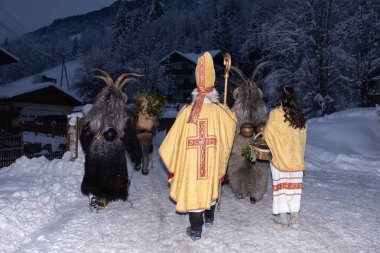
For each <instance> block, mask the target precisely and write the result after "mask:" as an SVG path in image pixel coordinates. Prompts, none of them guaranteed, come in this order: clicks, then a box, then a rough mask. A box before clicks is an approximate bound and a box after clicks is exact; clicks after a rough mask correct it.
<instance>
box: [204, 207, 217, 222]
mask: <svg viewBox="0 0 380 253" xmlns="http://www.w3.org/2000/svg"><path fill="white" fill-rule="evenodd" d="M215 206H216V204H215V205H212V206H211V208H210V210H205V211H204V217H205V226H206V227H211V226H212V224H213V223H214V213H215Z"/></svg>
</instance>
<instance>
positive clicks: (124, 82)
mask: <svg viewBox="0 0 380 253" xmlns="http://www.w3.org/2000/svg"><path fill="white" fill-rule="evenodd" d="M129 81H136V78H133V77H130V78H125V79H123V81H121V83H120V84H119V86H118V88H119V89H121V88H123V86H124V85H125V84H126V83H127V82H129Z"/></svg>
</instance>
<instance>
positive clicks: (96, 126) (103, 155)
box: [80, 87, 141, 201]
mask: <svg viewBox="0 0 380 253" xmlns="http://www.w3.org/2000/svg"><path fill="white" fill-rule="evenodd" d="M109 129H114V130H116V136H113V137H112V138H108V139H107V138H105V137H106V135H105V133H106V132H107V130H109ZM96 136H98V138H97V137H96ZM80 142H81V145H82V148H83V151H84V153H85V164H84V168H85V173H84V177H83V181H82V185H81V190H82V193H83V194H86V195H87V194H90V193H91V194H94V195H96V196H97V197H99V198H101V199H105V200H106V201H113V200H119V199H120V200H124V201H125V200H127V198H128V186H129V179H128V170H127V162H126V157H125V150H127V151H128V153H129V155H130V157H131V160H132V162H134V163H135V164H140V163H141V147H140V145H139V142H138V140H137V136H136V131H135V129H134V128H133V126H132V123H131V122H130V120H129V119H128V115H127V113H126V104H125V100H124V99H123V96H122V94H121V91H120V90H119V89H117V88H115V87H105V88H104V89H103V90H102V91H101V92H100V93H99V95H98V97H97V99H96V101H95V103H94V105H93V107H92V108H91V110H90V111H89V113H88V114H87V116H86V117H85V126H84V127H83V130H82V132H81V135H80Z"/></svg>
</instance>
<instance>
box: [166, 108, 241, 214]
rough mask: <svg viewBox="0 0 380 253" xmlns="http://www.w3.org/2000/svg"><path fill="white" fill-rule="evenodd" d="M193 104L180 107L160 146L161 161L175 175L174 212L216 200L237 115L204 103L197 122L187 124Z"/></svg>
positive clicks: (172, 182) (172, 189) (172, 183)
mask: <svg viewBox="0 0 380 253" xmlns="http://www.w3.org/2000/svg"><path fill="white" fill-rule="evenodd" d="M191 108H192V106H186V107H185V108H183V109H182V110H181V111H180V112H179V114H178V116H177V119H176V121H175V122H174V124H173V126H172V128H171V129H170V131H169V132H168V134H167V136H166V137H165V139H164V141H163V142H162V144H161V146H160V148H159V154H160V156H161V158H162V161H163V162H164V164H165V165H166V167H167V168H168V170H169V172H170V173H172V174H174V176H173V177H172V178H171V179H170V180H169V182H170V190H169V195H170V197H171V198H172V199H173V200H174V201H176V203H177V204H176V211H178V212H188V211H194V210H200V209H210V206H211V202H212V201H214V200H217V199H218V195H219V191H218V187H219V180H220V179H221V178H223V177H224V175H225V174H226V170H227V162H228V159H229V156H230V153H231V149H232V144H233V139H234V134H235V128H236V115H235V113H233V112H231V111H230V109H229V108H228V107H227V106H225V105H223V104H220V103H204V104H203V106H202V110H201V112H200V115H199V118H198V120H197V122H196V124H193V123H187V121H188V118H189V115H190V112H191Z"/></svg>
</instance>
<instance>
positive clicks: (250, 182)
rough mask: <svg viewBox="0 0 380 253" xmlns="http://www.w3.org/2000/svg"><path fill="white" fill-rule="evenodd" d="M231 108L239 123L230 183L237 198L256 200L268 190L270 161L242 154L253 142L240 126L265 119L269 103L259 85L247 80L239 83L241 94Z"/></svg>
mask: <svg viewBox="0 0 380 253" xmlns="http://www.w3.org/2000/svg"><path fill="white" fill-rule="evenodd" d="M231 110H232V111H233V112H235V113H236V116H237V119H238V123H237V126H236V133H235V139H234V144H233V147H232V153H231V157H230V160H229V162H228V170H227V175H228V179H229V183H230V185H231V188H232V190H233V192H234V194H235V196H236V197H237V198H244V197H245V196H250V197H251V201H252V203H255V202H256V201H259V200H260V199H262V197H263V196H264V194H265V192H266V191H267V183H268V175H267V173H268V168H269V164H268V163H267V162H259V161H257V162H256V163H254V164H252V163H250V162H249V161H248V160H247V159H246V158H245V157H244V156H242V154H241V152H242V149H243V148H245V147H246V146H248V145H249V142H250V138H245V137H243V136H242V135H240V134H239V133H240V126H241V125H242V124H243V123H245V122H250V123H252V124H254V125H257V124H258V123H260V122H264V121H265V119H266V107H265V103H264V101H263V100H262V98H261V97H260V93H259V91H258V89H257V88H256V87H255V86H253V85H252V84H250V83H246V82H243V83H241V85H240V87H239V94H238V98H237V100H236V102H235V104H234V106H233V107H232V109H231Z"/></svg>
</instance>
